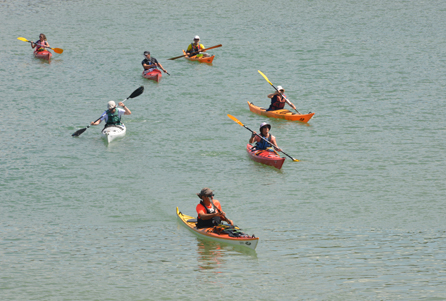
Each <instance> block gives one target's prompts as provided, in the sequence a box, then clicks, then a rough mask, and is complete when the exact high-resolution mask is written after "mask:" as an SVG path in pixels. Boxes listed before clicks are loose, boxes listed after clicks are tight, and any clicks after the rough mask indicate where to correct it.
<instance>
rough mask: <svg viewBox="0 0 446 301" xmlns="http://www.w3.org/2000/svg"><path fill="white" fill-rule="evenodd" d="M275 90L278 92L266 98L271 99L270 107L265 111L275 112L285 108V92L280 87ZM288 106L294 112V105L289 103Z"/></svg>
mask: <svg viewBox="0 0 446 301" xmlns="http://www.w3.org/2000/svg"><path fill="white" fill-rule="evenodd" d="M277 90H279V92H280V93H279V92H277V91H276V92H274V93H271V94H268V96H267V97H268V98H271V105H270V106H269V108H268V109H267V111H275V110H281V109H283V108H284V107H285V102H286V100H285V97H286V96H285V94H283V93H285V90H284V89H283V88H282V86H277ZM290 105H291V107H292V108H293V109H295V110H296V106H295V105H294V104H292V103H291V101H290Z"/></svg>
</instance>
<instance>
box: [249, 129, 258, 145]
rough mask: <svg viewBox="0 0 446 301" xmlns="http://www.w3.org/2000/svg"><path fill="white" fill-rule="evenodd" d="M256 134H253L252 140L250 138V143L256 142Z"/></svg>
mask: <svg viewBox="0 0 446 301" xmlns="http://www.w3.org/2000/svg"><path fill="white" fill-rule="evenodd" d="M256 136H257V135H256V132H254V131H253V132H252V135H251V138H249V143H254V141H255V140H256Z"/></svg>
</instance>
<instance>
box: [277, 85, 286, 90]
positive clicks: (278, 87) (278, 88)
mask: <svg viewBox="0 0 446 301" xmlns="http://www.w3.org/2000/svg"><path fill="white" fill-rule="evenodd" d="M277 90H279V91H280V90H285V89H284V88H282V86H277Z"/></svg>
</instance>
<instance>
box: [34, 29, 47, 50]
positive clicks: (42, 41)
mask: <svg viewBox="0 0 446 301" xmlns="http://www.w3.org/2000/svg"><path fill="white" fill-rule="evenodd" d="M36 47H37V48H36ZM48 47H50V44H48V42H47V40H46V36H45V35H44V34H43V33H41V34H40V35H39V40H37V41H36V42H31V48H33V49H34V48H36V51H44V50H45V48H48Z"/></svg>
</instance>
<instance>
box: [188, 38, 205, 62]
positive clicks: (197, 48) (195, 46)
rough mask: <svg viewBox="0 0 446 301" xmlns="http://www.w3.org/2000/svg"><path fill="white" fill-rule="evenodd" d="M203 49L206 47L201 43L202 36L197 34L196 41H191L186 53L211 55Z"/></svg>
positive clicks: (190, 54)
mask: <svg viewBox="0 0 446 301" xmlns="http://www.w3.org/2000/svg"><path fill="white" fill-rule="evenodd" d="M203 49H205V48H204V46H203V44H200V37H199V36H195V37H194V42H193V43H190V44H189V46H188V47H187V50H186V54H187V56H194V55H197V57H210V55H209V54H207V53H203V52H205V51H206V50H203ZM199 52H201V53H199Z"/></svg>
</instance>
